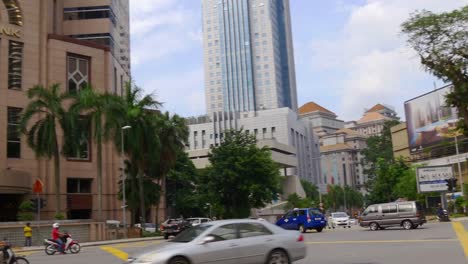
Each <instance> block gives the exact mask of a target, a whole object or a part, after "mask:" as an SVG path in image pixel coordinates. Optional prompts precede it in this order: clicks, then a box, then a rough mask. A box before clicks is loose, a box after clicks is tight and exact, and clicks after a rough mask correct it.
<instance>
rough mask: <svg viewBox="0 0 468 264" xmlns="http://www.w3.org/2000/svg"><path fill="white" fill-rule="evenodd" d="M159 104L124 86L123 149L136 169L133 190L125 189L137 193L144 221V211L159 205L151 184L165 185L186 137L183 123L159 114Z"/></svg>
mask: <svg viewBox="0 0 468 264" xmlns="http://www.w3.org/2000/svg"><path fill="white" fill-rule="evenodd" d="M160 105H161V104H160V103H159V102H157V101H156V100H154V99H153V98H152V96H151V95H143V94H142V90H141V89H140V88H138V87H136V86H133V85H132V84H131V83H128V84H127V87H126V92H125V95H124V99H123V106H124V112H123V113H122V121H121V124H124V125H129V126H131V129H128V130H127V131H126V132H125V134H124V141H125V146H124V147H125V153H126V154H127V156H128V158H129V160H130V163H131V165H132V166H133V168H134V169H133V170H136V176H135V180H134V181H132V182H131V184H130V186H132V187H131V189H128V188H127V190H129V191H130V192H131V193H130V194H129V195H135V190H138V201H139V205H138V208H139V209H140V217H142V218H143V219H142V220H143V221H144V220H145V218H146V213H147V211H146V208H148V207H149V206H150V205H154V204H156V205H159V191H158V190H156V186H155V185H154V184H156V183H154V182H155V181H157V182H164V180H165V176H166V175H167V173H169V171H170V170H171V169H172V168H173V167H174V165H175V162H176V157H177V152H178V151H180V150H182V149H183V148H184V143H185V142H186V140H187V137H188V127H187V125H186V124H185V120H184V119H183V118H181V117H179V116H177V115H170V114H169V113H167V112H166V113H161V112H160V111H158V107H159V106H160ZM114 138H115V139H116V140H115V143H116V144H117V146H118V147H121V144H122V142H120V137H119V136H115V137H114ZM133 170H132V171H133ZM149 182H153V183H154V184H151V183H149ZM136 183H138V187H136V186H135V184H136ZM147 184H148V186H149V187H148V186H146V185H147ZM147 188H150V190H147ZM126 194H127V193H126ZM153 194H154V197H153V198H155V199H149V200H148V198H147V197H146V196H151V195H153ZM156 198H157V199H156ZM130 206H136V205H135V204H132V205H130V204H129V207H130ZM133 209H135V207H133ZM134 211H135V210H134Z"/></svg>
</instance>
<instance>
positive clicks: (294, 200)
mask: <svg viewBox="0 0 468 264" xmlns="http://www.w3.org/2000/svg"><path fill="white" fill-rule="evenodd" d="M287 201H288V203H287V204H286V206H285V209H287V210H289V209H293V208H311V207H316V206H317V204H316V203H315V202H314V201H312V199H311V198H309V197H305V198H301V197H300V196H299V195H297V193H293V194H290V195H289V196H288V199H287Z"/></svg>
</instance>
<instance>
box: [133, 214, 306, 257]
mask: <svg viewBox="0 0 468 264" xmlns="http://www.w3.org/2000/svg"><path fill="white" fill-rule="evenodd" d="M305 257H306V245H305V243H304V236H303V235H302V234H300V233H299V232H298V231H289V230H284V229H283V228H281V227H278V226H276V225H273V224H270V223H268V222H266V221H258V220H249V219H243V220H221V221H211V222H207V223H203V224H200V225H198V226H195V227H192V228H189V229H186V230H184V231H182V233H180V234H179V235H177V236H176V237H175V238H174V239H172V240H169V242H167V243H165V244H162V246H161V247H158V248H156V249H155V250H153V251H150V252H146V253H142V254H141V255H139V256H137V257H135V258H129V259H128V262H127V263H131V264H202V263H210V264H237V263H252V264H257V263H258V264H263V263H292V262H294V261H297V260H300V259H303V258H305Z"/></svg>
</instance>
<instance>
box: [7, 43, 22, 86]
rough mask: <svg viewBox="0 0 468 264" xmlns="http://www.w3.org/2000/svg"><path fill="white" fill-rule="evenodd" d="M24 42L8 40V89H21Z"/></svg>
mask: <svg viewBox="0 0 468 264" xmlns="http://www.w3.org/2000/svg"><path fill="white" fill-rule="evenodd" d="M23 46H24V44H23V43H21V42H17V41H12V40H10V43H9V50H8V89H15V90H20V89H21V83H22V81H21V79H22V72H23Z"/></svg>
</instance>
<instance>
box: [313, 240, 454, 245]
mask: <svg viewBox="0 0 468 264" xmlns="http://www.w3.org/2000/svg"><path fill="white" fill-rule="evenodd" d="M456 241H457V240H456V239H416V240H343V241H321V242H305V243H306V244H319V245H320V244H373V243H387V244H388V243H424V242H456Z"/></svg>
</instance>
